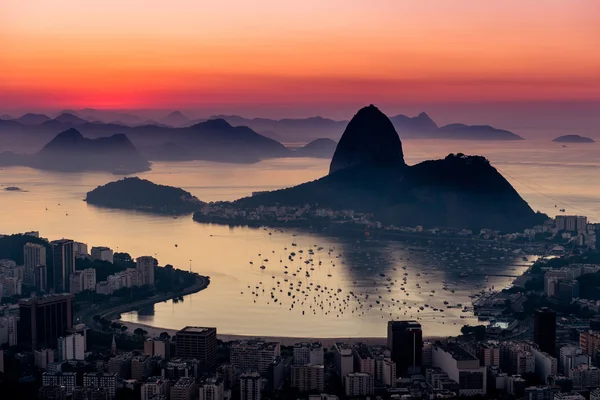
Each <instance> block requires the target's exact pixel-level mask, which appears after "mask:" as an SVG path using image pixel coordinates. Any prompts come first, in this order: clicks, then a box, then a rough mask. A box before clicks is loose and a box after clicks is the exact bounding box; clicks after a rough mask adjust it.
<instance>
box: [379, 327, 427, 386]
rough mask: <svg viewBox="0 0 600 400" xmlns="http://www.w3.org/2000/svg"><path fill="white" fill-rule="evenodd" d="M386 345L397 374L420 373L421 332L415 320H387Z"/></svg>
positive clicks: (421, 355)
mask: <svg viewBox="0 0 600 400" xmlns="http://www.w3.org/2000/svg"><path fill="white" fill-rule="evenodd" d="M387 345H388V348H390V349H391V351H392V360H393V361H394V362H395V363H396V374H397V376H405V375H411V374H419V373H421V367H422V357H423V354H422V349H423V332H422V330H421V324H419V323H418V322H417V321H389V322H388V332H387Z"/></svg>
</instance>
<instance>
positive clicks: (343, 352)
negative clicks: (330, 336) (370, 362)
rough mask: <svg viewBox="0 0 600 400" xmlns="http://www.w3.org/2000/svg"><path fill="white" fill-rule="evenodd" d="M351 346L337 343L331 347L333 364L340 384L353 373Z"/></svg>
mask: <svg viewBox="0 0 600 400" xmlns="http://www.w3.org/2000/svg"><path fill="white" fill-rule="evenodd" d="M352 350H353V349H352V346H350V345H349V344H347V343H342V342H337V343H335V345H334V346H333V364H334V366H335V371H336V372H337V374H338V377H339V378H340V381H341V382H342V384H343V383H344V379H345V378H346V376H347V375H348V374H350V373H352V372H354V355H353V353H352Z"/></svg>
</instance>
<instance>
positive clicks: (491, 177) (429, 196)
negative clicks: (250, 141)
mask: <svg viewBox="0 0 600 400" xmlns="http://www.w3.org/2000/svg"><path fill="white" fill-rule="evenodd" d="M355 120H356V121H355ZM386 120H387V122H386ZM353 121H354V122H355V123H353ZM353 121H351V122H350V123H349V124H348V128H347V129H346V131H345V132H344V135H343V136H342V139H341V140H340V143H339V144H338V146H337V149H336V152H335V154H334V156H333V159H332V162H331V167H330V173H329V175H327V176H326V177H323V178H321V179H318V180H316V181H312V182H307V183H304V184H301V185H298V186H295V187H292V188H288V189H282V190H277V191H273V192H266V193H260V194H257V195H255V196H252V197H249V198H243V199H240V200H238V201H236V202H235V203H234V204H235V205H237V206H238V207H242V208H244V207H256V206H259V205H265V206H269V205H275V204H279V205H301V204H311V205H314V206H316V205H318V206H319V207H324V208H332V209H337V210H355V211H360V212H368V213H372V214H374V215H375V216H376V217H377V218H379V219H380V220H381V221H382V222H385V223H388V224H395V225H404V226H416V225H423V226H437V227H452V228H470V229H481V228H491V229H498V230H502V231H507V232H515V231H520V230H522V229H524V228H528V227H532V226H533V225H536V224H539V223H541V222H543V221H545V220H546V219H547V216H545V215H543V214H539V213H535V212H534V211H533V210H532V209H531V208H530V207H529V205H528V204H527V203H526V202H525V201H524V200H523V199H522V198H521V197H520V196H519V194H518V193H517V192H516V191H515V189H514V188H513V187H512V186H511V185H510V183H509V182H508V181H507V180H506V179H504V177H503V176H502V175H501V174H500V173H498V171H497V170H496V169H495V168H493V167H492V166H491V165H490V163H489V162H488V161H487V160H486V159H485V158H483V157H480V156H465V155H463V154H457V155H454V154H451V155H449V156H448V157H446V158H444V159H443V160H431V161H424V162H422V163H419V164H417V165H414V166H407V165H406V164H404V159H403V153H402V145H401V142H400V139H399V138H398V135H397V133H396V132H395V130H394V128H393V126H392V124H391V122H390V121H389V119H388V118H387V117H386V116H385V115H384V114H383V113H381V112H380V111H379V110H378V109H377V108H375V107H373V106H369V107H366V108H363V109H362V110H360V111H359V112H358V113H357V114H356V115H355V117H354V118H353ZM384 143H385V144H387V146H384Z"/></svg>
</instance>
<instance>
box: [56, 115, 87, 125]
mask: <svg viewBox="0 0 600 400" xmlns="http://www.w3.org/2000/svg"><path fill="white" fill-rule="evenodd" d="M54 121H58V122H60V123H63V124H72V125H81V124H86V123H88V122H89V121H88V120H85V119H83V118H80V117H78V116H77V115H75V114H71V113H66V112H65V113H62V114H60V115H59V116H57V117H56V118H54Z"/></svg>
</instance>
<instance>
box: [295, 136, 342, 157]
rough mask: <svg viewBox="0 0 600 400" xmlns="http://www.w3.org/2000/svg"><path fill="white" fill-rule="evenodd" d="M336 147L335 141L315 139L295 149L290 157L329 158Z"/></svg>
mask: <svg viewBox="0 0 600 400" xmlns="http://www.w3.org/2000/svg"><path fill="white" fill-rule="evenodd" d="M336 146H337V142H336V141H335V140H332V139H327V138H320V139H315V140H313V141H312V142H310V143H307V144H306V145H305V146H303V147H300V148H298V149H296V150H295V151H294V152H293V153H292V155H293V156H294V157H314V158H331V156H333V153H334V152H335V148H336Z"/></svg>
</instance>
